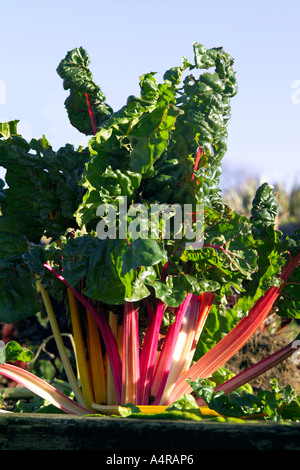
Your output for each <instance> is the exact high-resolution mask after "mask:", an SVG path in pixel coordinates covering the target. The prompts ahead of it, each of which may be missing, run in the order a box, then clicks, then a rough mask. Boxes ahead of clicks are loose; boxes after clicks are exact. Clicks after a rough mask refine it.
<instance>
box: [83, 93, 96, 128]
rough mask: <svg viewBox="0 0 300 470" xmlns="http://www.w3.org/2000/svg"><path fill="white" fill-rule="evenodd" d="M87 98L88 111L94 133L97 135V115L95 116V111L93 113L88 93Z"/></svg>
mask: <svg viewBox="0 0 300 470" xmlns="http://www.w3.org/2000/svg"><path fill="white" fill-rule="evenodd" d="M85 99H86V104H87V107H88V112H89V116H90V120H91V124H92V129H93V133H94V135H96V134H97V126H96V122H95V116H94V113H93V111H92V108H91V104H90V99H89V95H88V94H87V93H86V94H85Z"/></svg>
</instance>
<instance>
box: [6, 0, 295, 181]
mask: <svg viewBox="0 0 300 470" xmlns="http://www.w3.org/2000/svg"><path fill="white" fill-rule="evenodd" d="M0 15H1V16H0V41H1V42H0V43H1V55H0V57H1V58H0V122H5V121H9V120H12V119H19V120H20V123H19V132H20V133H22V134H23V136H24V137H25V138H26V139H28V140H29V139H30V138H32V137H36V138H39V137H41V136H42V135H43V134H45V135H46V137H47V139H48V140H49V141H50V143H51V145H52V147H53V148H54V149H58V148H59V147H60V146H62V145H65V144H66V143H67V142H68V143H72V144H74V146H75V147H77V145H78V144H80V143H83V144H85V143H86V142H87V140H86V139H85V137H84V136H82V134H80V133H78V132H77V131H76V130H75V129H74V128H72V127H71V126H70V124H69V122H68V118H67V114H66V111H65V108H64V100H65V98H66V97H67V95H68V92H66V91H64V90H63V87H62V80H61V79H60V77H59V76H58V75H57V72H56V67H57V66H58V64H59V62H60V60H61V59H62V58H64V57H65V55H66V53H67V52H68V51H69V50H71V49H73V48H74V47H79V46H82V47H84V48H85V49H86V51H87V52H88V54H89V56H90V59H91V65H90V68H91V70H92V72H93V77H94V80H95V81H96V82H97V83H98V84H99V85H100V87H101V89H102V91H103V92H104V94H105V96H106V101H107V102H108V103H109V104H110V105H111V106H112V107H113V108H114V110H118V109H119V108H120V107H121V106H123V104H125V102H126V99H127V97H128V95H131V94H138V93H139V85H138V83H139V76H140V75H142V74H144V73H146V72H150V71H156V72H158V75H157V79H158V80H159V78H160V74H163V73H164V71H165V70H167V69H168V68H170V67H172V66H177V65H181V59H182V56H185V57H187V58H188V59H191V60H192V59H193V42H195V41H196V42H200V43H202V44H204V45H205V46H206V47H215V46H216V47H217V46H222V47H223V48H224V49H225V51H226V52H228V53H229V54H230V55H231V56H232V57H233V58H234V60H235V65H234V68H235V70H236V71H237V79H238V83H239V92H238V95H237V96H235V97H234V98H233V99H232V118H231V122H230V125H229V127H228V132H229V138H228V152H227V154H226V156H225V157H224V160H223V164H224V174H223V177H222V185H223V187H226V186H228V184H230V183H231V181H234V182H243V181H244V179H245V177H246V176H258V177H261V176H263V178H264V180H266V181H268V182H269V183H276V182H282V183H284V184H285V185H290V184H294V183H296V182H297V183H299V184H300V145H299V136H300V32H299V19H300V1H299V0H285V1H278V0H272V1H269V0H259V1H257V0H251V1H239V0H222V1H221V0H214V1H213V2H209V1H208V0H206V1H201V0H197V1H196V0H189V1H179V0H152V1H151V0H149V1H147V2H145V1H143V0H139V1H137V0H124V1H121V0H109V1H104V0H99V1H96V0H80V1H78V0H60V1H58V0H51V1H50V0H14V1H13V2H8V1H6V0H0ZM293 87H294V88H293ZM0 177H2V178H3V177H4V172H3V171H1V169H0Z"/></svg>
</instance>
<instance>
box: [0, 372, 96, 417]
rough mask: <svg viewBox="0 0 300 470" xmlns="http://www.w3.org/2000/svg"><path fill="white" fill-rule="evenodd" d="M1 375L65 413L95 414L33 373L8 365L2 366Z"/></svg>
mask: <svg viewBox="0 0 300 470" xmlns="http://www.w3.org/2000/svg"><path fill="white" fill-rule="evenodd" d="M0 374H2V375H4V376H5V377H7V378H9V379H11V380H13V381H14V382H17V383H19V384H20V385H22V386H23V387H25V388H27V389H28V390H30V391H31V392H33V393H34V394H36V395H38V396H40V397H41V398H43V399H44V400H47V401H48V402H49V403H51V404H52V405H54V406H55V407H56V408H59V409H60V410H62V411H64V412H65V413H69V414H76V415H86V414H91V413H93V412H92V411H91V410H89V409H88V408H85V407H83V406H81V405H79V404H78V403H76V402H75V401H73V400H71V398H69V397H67V396H66V395H64V394H63V393H62V392H60V391H59V390H57V389H56V388H55V387H53V386H52V385H50V384H48V383H47V382H45V381H44V380H42V379H40V378H39V377H36V376H35V375H34V374H32V373H31V372H28V371H27V370H24V369H21V367H17V366H14V365H12V364H7V363H5V364H0Z"/></svg>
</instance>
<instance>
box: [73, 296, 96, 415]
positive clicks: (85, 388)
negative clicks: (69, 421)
mask: <svg viewBox="0 0 300 470" xmlns="http://www.w3.org/2000/svg"><path fill="white" fill-rule="evenodd" d="M68 299H69V305H70V313H71V321H72V329H73V335H74V343H75V353H76V361H77V365H78V371H79V378H80V382H81V388H82V393H83V396H84V399H85V402H86V406H87V407H88V408H91V406H92V403H94V402H95V399H94V395H93V389H92V382H91V376H90V370H89V365H88V362H87V359H86V352H85V346H84V341H83V335H82V330H81V324H80V318H79V311H78V306H77V303H76V299H75V297H74V295H73V293H72V291H71V289H69V288H68Z"/></svg>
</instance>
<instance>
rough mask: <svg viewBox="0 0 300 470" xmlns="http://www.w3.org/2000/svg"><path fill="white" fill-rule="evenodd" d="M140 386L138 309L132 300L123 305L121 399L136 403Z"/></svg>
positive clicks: (124, 402) (124, 401)
mask: <svg viewBox="0 0 300 470" xmlns="http://www.w3.org/2000/svg"><path fill="white" fill-rule="evenodd" d="M139 386H140V360H139V328H138V310H136V309H135V308H134V305H133V303H132V302H126V303H125V305H124V316H123V354H122V401H121V403H122V404H123V405H126V403H132V404H134V405H137V404H138V398H139Z"/></svg>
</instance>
